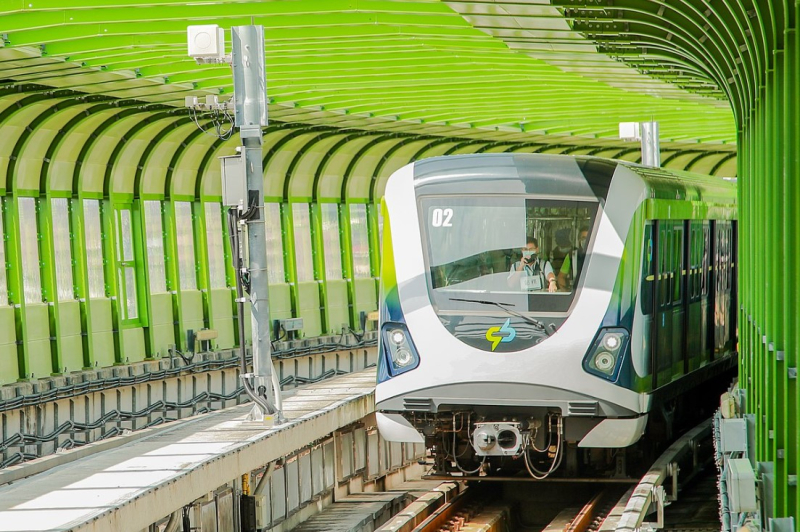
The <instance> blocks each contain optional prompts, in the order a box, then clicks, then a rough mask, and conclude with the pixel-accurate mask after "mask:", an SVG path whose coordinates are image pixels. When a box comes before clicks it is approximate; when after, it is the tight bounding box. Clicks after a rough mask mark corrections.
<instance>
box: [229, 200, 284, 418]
mask: <svg viewBox="0 0 800 532" xmlns="http://www.w3.org/2000/svg"><path fill="white" fill-rule="evenodd" d="M238 222H239V220H238V211H237V210H236V209H229V210H228V224H229V227H230V231H229V234H230V238H231V251H232V255H233V267H234V269H235V270H236V271H237V272H241V271H242V270H243V269H244V268H243V266H244V265H243V263H242V253H241V249H240V247H239V246H240V245H241V244H240V242H239V227H238V225H239V223H238ZM236 302H237V310H238V311H239V338H244V335H245V329H244V290H243V287H242V279H241V277H240V275H236ZM239 344H241V346H240V347H241V357H240V364H241V372H242V373H241V377H242V384H243V385H244V389H245V391H246V392H247V395H249V396H250V398H251V399H252V400H253V402H254V403H256V404H257V405H258V406H259V407H260V408H261V410H262V411H263V412H264V413H265V414H269V415H272V414H274V413H275V412H276V409H275V407H274V405H273V404H272V402H271V401H270V399H269V398H268V397H266V396H265V395H263V394H258V393H256V390H254V389H253V385H252V383H251V382H250V381H249V380H248V379H247V377H246V375H247V350H246V348H245V345H244V342H242V341H240V342H239ZM273 391H274V392H275V393H276V394H279V393H280V390H273Z"/></svg>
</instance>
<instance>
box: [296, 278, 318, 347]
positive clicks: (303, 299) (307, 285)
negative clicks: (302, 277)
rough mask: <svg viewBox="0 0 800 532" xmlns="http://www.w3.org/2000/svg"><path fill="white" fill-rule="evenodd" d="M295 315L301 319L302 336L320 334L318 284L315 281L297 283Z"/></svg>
mask: <svg viewBox="0 0 800 532" xmlns="http://www.w3.org/2000/svg"><path fill="white" fill-rule="evenodd" d="M297 314H298V317H300V318H303V336H306V337H309V336H319V335H320V334H322V314H321V309H320V302H319V284H318V283H317V282H316V281H307V282H304V283H297Z"/></svg>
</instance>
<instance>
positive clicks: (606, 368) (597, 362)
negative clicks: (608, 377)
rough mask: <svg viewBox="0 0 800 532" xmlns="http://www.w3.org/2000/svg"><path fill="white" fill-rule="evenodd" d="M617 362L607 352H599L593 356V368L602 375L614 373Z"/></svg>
mask: <svg viewBox="0 0 800 532" xmlns="http://www.w3.org/2000/svg"><path fill="white" fill-rule="evenodd" d="M616 363H617V360H616V359H615V358H614V355H612V354H611V353H609V352H607V351H600V352H599V353H597V354H596V355H595V356H594V366H595V367H596V368H597V369H599V370H600V371H602V372H603V373H610V372H612V371H614V364H616Z"/></svg>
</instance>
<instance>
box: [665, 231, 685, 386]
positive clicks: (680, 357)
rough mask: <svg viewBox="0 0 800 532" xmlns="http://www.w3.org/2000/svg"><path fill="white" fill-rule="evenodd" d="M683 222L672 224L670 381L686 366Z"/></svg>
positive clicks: (681, 372) (679, 375)
mask: <svg viewBox="0 0 800 532" xmlns="http://www.w3.org/2000/svg"><path fill="white" fill-rule="evenodd" d="M684 224H685V222H672V235H671V239H672V264H671V268H672V272H671V274H670V275H671V279H670V281H671V283H670V284H671V285H672V286H671V289H672V295H671V296H670V300H671V307H672V324H671V325H672V328H671V329H670V330H669V336H670V339H671V340H672V346H671V350H670V353H671V355H672V363H671V366H672V380H675V379H678V378H679V377H681V376H682V375H683V374H684V373H685V371H684V366H685V364H686V362H685V358H684V346H685V343H686V342H685V340H684V338H685V335H686V328H685V323H686V299H687V297H686V290H685V284H686V270H687V267H686V260H685V259H686V253H685V249H684V248H685V243H684V240H685V238H684V236H685V234H686V231H685V225H684Z"/></svg>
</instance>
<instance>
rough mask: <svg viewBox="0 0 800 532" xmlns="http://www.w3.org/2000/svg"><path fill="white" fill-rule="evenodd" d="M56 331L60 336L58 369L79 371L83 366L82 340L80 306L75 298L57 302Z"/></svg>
mask: <svg viewBox="0 0 800 532" xmlns="http://www.w3.org/2000/svg"><path fill="white" fill-rule="evenodd" d="M58 332H59V336H60V337H61V338H60V346H59V348H60V349H61V363H62V364H63V365H64V367H63V368H59V370H62V371H64V370H65V368H66V371H67V372H69V371H80V370H81V369H82V368H83V340H82V333H83V331H82V329H81V306H80V302H79V301H77V300H70V301H60V302H59V303H58Z"/></svg>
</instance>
